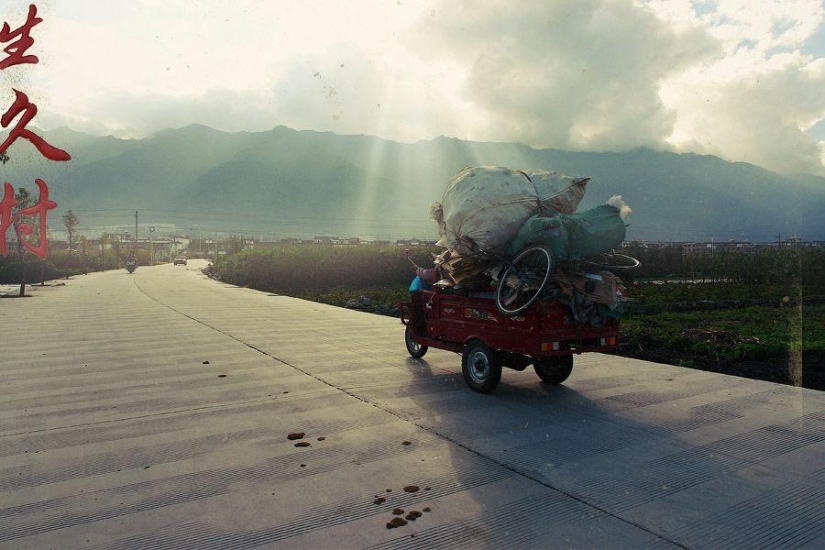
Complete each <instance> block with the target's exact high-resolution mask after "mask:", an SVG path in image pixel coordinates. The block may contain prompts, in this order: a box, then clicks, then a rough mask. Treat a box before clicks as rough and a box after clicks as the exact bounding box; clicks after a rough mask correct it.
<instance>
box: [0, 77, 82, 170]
mask: <svg viewBox="0 0 825 550" xmlns="http://www.w3.org/2000/svg"><path fill="white" fill-rule="evenodd" d="M14 94H15V100H14V103H13V104H12V106H11V107H9V110H8V111H6V113H5V114H4V115H3V117H2V118H0V124H2V126H3V128H6V127H7V126H8V125H9V124H10V123H11V121H12V119H14V117H16V116H17V115H19V114H20V113H22V114H23V116H21V117H20V120H19V121H18V122H17V124H16V125H15V127H14V128H13V129H12V130H11V131H10V132H9V136H8V137H7V138H6V141H4V142H3V143H0V153H3V152H4V151H5V150H6V149H8V148H9V146H10V145H11V144H12V143H14V141H15V140H16V139H17V138H24V139H27V140H29V141H30V142H32V144H33V145H34V146H35V147H37V150H38V151H40V154H41V155H43V156H44V157H46V158H47V159H49V160H57V161H64V160H71V158H72V157H71V155H69V153H67V152H66V151H64V150H63V149H58V148H57V147H54V146H53V145H49V144H48V143H46V140H44V139H43V138H42V137H40V136H38V135H37V134H35V133H34V132H32V131H31V130H28V129H27V128H26V125H27V124H28V123H29V122H31V119H33V118H34V116H35V115H36V114H37V105H35V104H34V103H32V102H31V101H29V96H27V95H26V94H24V93H23V92H21V91H18V90H14Z"/></svg>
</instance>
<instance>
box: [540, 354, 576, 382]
mask: <svg viewBox="0 0 825 550" xmlns="http://www.w3.org/2000/svg"><path fill="white" fill-rule="evenodd" d="M533 368H534V369H535V371H536V374H538V375H539V378H541V381H542V382H544V383H546V384H561V383H562V382H564V381H565V380H567V377H568V376H570V373H571V372H573V356H572V355H559V356H556V357H543V358H541V359H536V360H535V361H534V362H533Z"/></svg>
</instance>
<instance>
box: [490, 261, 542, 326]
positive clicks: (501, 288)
mask: <svg viewBox="0 0 825 550" xmlns="http://www.w3.org/2000/svg"><path fill="white" fill-rule="evenodd" d="M552 272H553V253H552V252H550V250H548V249H546V248H544V247H543V246H533V247H530V248H528V249H526V250H524V251H523V252H521V253H520V254H519V255H518V256H516V257H515V258H514V259H513V261H512V262H510V263H509V265H508V266H507V268H506V269H505V270H504V273H502V275H501V278H500V280H499V282H498V288H496V307H497V308H498V310H499V311H500V312H502V313H503V314H505V315H515V314H517V313H520V312H522V311H524V310H525V309H527V308H528V307H530V305H531V304H532V303H533V302H535V301H536V299H537V298H538V297H539V294H540V293H541V291H542V290H543V289H544V286H545V285H546V284H547V280H548V279H549V278H550V274H551V273H552Z"/></svg>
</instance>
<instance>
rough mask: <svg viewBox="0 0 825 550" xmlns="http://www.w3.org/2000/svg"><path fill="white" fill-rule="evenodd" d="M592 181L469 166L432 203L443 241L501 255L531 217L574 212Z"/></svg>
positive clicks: (466, 251) (470, 252)
mask: <svg viewBox="0 0 825 550" xmlns="http://www.w3.org/2000/svg"><path fill="white" fill-rule="evenodd" d="M589 180H590V178H587V177H579V176H568V175H565V174H561V173H559V172H549V171H546V170H528V171H521V170H511V169H509V168H504V167H501V166H471V167H467V168H464V169H463V170H461V171H460V172H458V173H457V174H456V175H455V176H453V177H452V178H451V179H450V181H449V182H448V184H447V188H446V189H445V191H444V196H443V197H442V199H441V201H440V202H437V203H433V205H432V206H431V207H430V213H431V215H432V217H433V219H435V220H436V222H437V223H438V228H439V235H440V237H441V238H440V240H439V242H438V244H439V246H443V247H444V248H447V249H451V250H455V251H456V252H458V253H459V254H462V255H466V256H484V257H489V256H496V255H501V254H503V253H505V252H506V251H507V249H508V247H509V246H510V243H511V241H512V240H513V239H514V238H515V237H516V236H517V235H518V233H519V231H520V230H521V228H522V226H523V225H524V223H525V222H526V221H527V220H528V219H529V218H530V217H531V216H534V215H536V214H539V213H540V212H551V213H565V214H572V213H574V212H575V211H576V208H577V207H578V205H579V202H580V201H581V199H582V197H584V192H585V188H586V186H587V182H588V181H589Z"/></svg>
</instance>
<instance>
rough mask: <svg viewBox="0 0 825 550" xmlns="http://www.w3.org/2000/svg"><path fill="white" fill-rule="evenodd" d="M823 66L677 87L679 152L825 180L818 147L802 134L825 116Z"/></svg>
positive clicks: (793, 65)
mask: <svg viewBox="0 0 825 550" xmlns="http://www.w3.org/2000/svg"><path fill="white" fill-rule="evenodd" d="M823 69H825V60H820V63H819V64H818V66H811V65H804V66H801V65H800V64H798V63H790V64H788V65H787V66H785V67H784V68H782V69H776V70H771V71H765V72H763V73H761V74H757V75H754V76H753V77H751V78H749V79H739V80H729V81H725V82H718V81H703V82H697V81H694V82H692V83H686V82H680V83H678V84H677V85H675V86H674V88H675V90H676V91H674V92H673V93H674V96H675V97H674V103H675V104H678V105H679V108H680V113H682V114H681V115H680V116H679V121H678V123H677V125H676V128H677V131H676V136H681V137H682V138H683V139H684V138H685V137H687V139H686V140H685V141H684V142H682V143H679V142H678V141H679V140H678V138H676V139H674V142H675V144H676V145H677V147H678V148H679V149H680V150H685V151H693V152H697V153H711V154H716V155H720V156H722V157H725V158H728V159H732V160H741V161H746V162H751V163H753V164H757V165H759V166H763V167H765V168H768V169H771V170H774V171H778V172H784V173H793V172H797V173H799V172H809V173H813V174H825V170H823V163H822V152H821V149H820V145H818V144H817V143H815V142H814V140H813V139H812V138H811V135H810V134H808V133H807V132H806V131H805V129H806V128H807V127H808V126H810V125H811V124H812V122H815V121H816V120H817V119H818V118H821V117H822V116H823V115H824V114H825V97H823V90H825V70H823Z"/></svg>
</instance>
